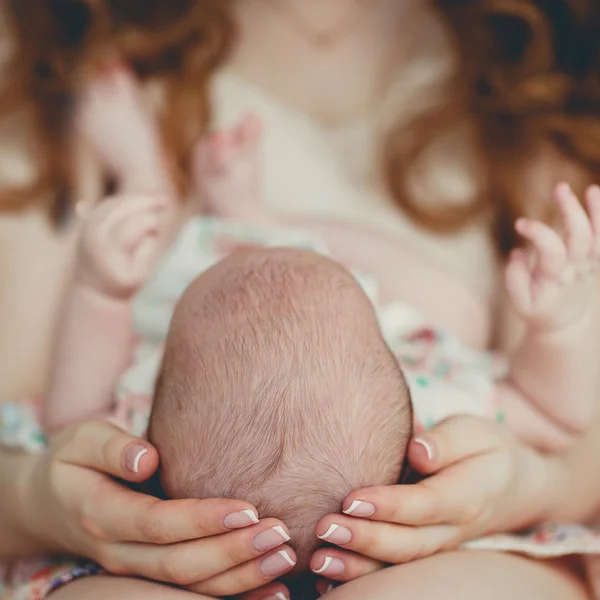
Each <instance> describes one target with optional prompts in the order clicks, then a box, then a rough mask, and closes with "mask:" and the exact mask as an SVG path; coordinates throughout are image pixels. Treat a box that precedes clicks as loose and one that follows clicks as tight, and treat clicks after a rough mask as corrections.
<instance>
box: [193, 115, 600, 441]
mask: <svg viewBox="0 0 600 600" xmlns="http://www.w3.org/2000/svg"><path fill="white" fill-rule="evenodd" d="M259 142H260V122H259V121H258V119H257V118H256V117H253V116H249V117H246V118H245V119H244V120H243V121H242V122H241V123H240V124H239V125H237V126H236V127H234V128H232V129H231V130H227V131H217V132H215V133H214V134H212V135H210V136H209V137H208V138H207V139H205V140H202V141H201V142H200V143H199V144H198V148H197V150H196V153H195V162H194V169H195V170H194V174H195V179H196V180H197V182H198V191H199V194H200V198H201V199H202V203H203V206H204V207H205V208H206V209H207V210H208V211H209V212H210V213H212V214H215V215H217V216H220V217H223V218H231V219H239V220H244V221H246V222H253V223H257V224H270V225H273V226H278V225H279V226H289V227H299V228H306V229H308V230H309V231H313V232H316V233H318V234H320V235H321V236H322V237H323V239H324V240H325V242H326V244H327V246H328V248H329V249H330V251H331V253H332V256H333V257H334V258H335V259H337V260H339V261H341V262H343V263H344V264H345V265H346V266H347V267H349V268H354V269H364V270H367V272H369V273H371V274H373V275H375V276H376V278H377V280H378V281H385V275H386V266H385V264H386V258H387V261H389V260H390V258H389V252H388V250H389V248H390V246H391V244H390V243H389V242H388V240H387V238H386V237H385V236H383V235H381V234H380V233H378V232H377V233H376V232H373V231H370V230H369V229H366V228H363V229H361V228H359V227H354V228H352V227H347V226H344V225H337V224H336V223H335V222H334V223H331V222H329V221H324V220H319V219H318V218H311V219H306V218H304V219H303V218H301V217H285V216H283V215H277V214H274V213H273V212H272V211H269V210H268V209H267V208H266V207H265V204H264V202H263V201H262V198H261V195H260V177H259V166H258V164H259V159H258V144H259ZM554 201H555V202H556V203H557V205H558V208H559V211H560V214H561V217H562V221H563V228H562V229H563V233H562V234H559V233H557V232H556V231H554V230H553V229H552V228H550V227H549V226H547V225H545V224H544V223H541V222H539V221H535V220H530V219H520V220H519V221H518V222H517V223H516V224H515V228H516V230H517V232H518V233H519V234H520V235H521V236H522V237H523V238H524V240H525V241H527V242H529V244H530V251H529V252H526V251H525V250H515V251H514V252H513V253H512V255H511V257H510V259H509V261H508V264H507V267H506V273H505V279H506V287H507V291H508V296H509V298H510V300H511V302H512V305H513V308H514V310H515V311H516V312H517V313H518V314H519V315H520V316H521V319H522V321H523V323H524V324H525V326H526V329H525V335H524V336H523V338H522V340H521V343H520V345H519V346H518V347H517V348H516V349H515V350H514V351H513V352H512V353H511V355H510V366H509V373H508V376H507V378H506V380H505V381H503V382H502V383H501V384H499V386H498V390H497V393H498V404H499V406H500V407H501V408H502V409H503V410H504V412H505V413H506V419H507V422H508V425H509V426H510V427H511V429H512V430H513V431H514V432H515V433H517V434H518V435H519V436H520V437H521V439H523V440H524V441H527V442H528V443H530V444H532V445H534V446H536V447H538V448H541V449H544V450H557V449H560V448H562V447H565V446H566V445H568V444H569V443H570V442H572V441H573V438H574V436H575V435H579V434H581V433H582V432H583V431H584V430H585V429H587V427H589V425H590V422H591V420H592V419H593V417H594V415H595V407H596V393H597V389H598V375H597V359H596V356H597V354H598V336H597V335H596V331H597V320H596V316H597V314H596V313H597V311H596V305H595V301H596V292H597V290H596V285H597V278H598V267H599V266H600V188H598V187H597V186H593V187H590V188H589V189H588V191H587V193H586V200H585V204H586V205H587V209H588V214H589V216H588V214H586V212H585V210H584V208H583V206H582V204H581V203H580V202H579V200H578V199H577V197H576V196H575V195H574V194H573V192H572V191H571V189H570V188H569V186H568V185H567V184H560V185H558V186H557V187H556V190H555V199H554ZM393 246H394V248H393V251H394V265H395V267H396V268H397V269H405V271H403V273H406V280H407V281H411V285H407V286H404V287H403V289H402V292H400V293H401V294H402V295H401V296H400V297H398V296H396V297H395V298H393V299H394V300H398V299H400V300H403V301H407V302H410V303H412V304H413V305H415V306H417V307H418V308H419V309H420V310H427V309H430V316H433V318H434V320H435V321H436V322H438V323H440V322H442V323H443V322H444V317H445V314H444V313H443V312H439V311H436V312H435V313H433V315H432V314H431V312H432V309H433V310H435V307H434V306H432V305H431V297H432V290H440V289H443V290H444V294H445V297H446V298H447V297H448V294H449V293H450V290H451V289H452V278H451V277H450V276H448V275H447V274H445V273H444V272H443V271H441V270H439V269H437V268H435V266H432V265H430V264H427V262H426V261H424V260H422V259H421V258H420V257H419V256H417V255H415V254H414V253H411V252H410V251H408V250H407V249H405V248H403V247H402V246H401V245H398V244H394V245H393ZM412 273H415V274H418V277H411V274H412ZM439 304H440V303H439V302H438V305H439ZM443 310H444V309H443V308H442V311H443ZM489 310H490V311H492V307H489ZM462 318H463V320H462V322H458V323H455V325H457V326H458V329H459V333H460V332H462V331H466V330H467V329H469V328H472V326H473V325H472V320H471V318H470V314H469V312H468V311H467V310H465V311H464V312H463V314H462ZM463 337H464V338H467V339H468V335H467V334H465V335H464V336H463ZM568 396H572V397H573V398H574V400H573V401H570V402H568V403H566V402H565V401H564V398H565V397H568Z"/></svg>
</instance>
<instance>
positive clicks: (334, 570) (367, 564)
mask: <svg viewBox="0 0 600 600" xmlns="http://www.w3.org/2000/svg"><path fill="white" fill-rule="evenodd" d="M384 566H385V564H384V563H383V562H381V561H379V560H374V559H372V558H369V557H368V556H363V555H362V554H356V553H355V552H348V551H346V550H341V549H339V548H319V549H318V550H317V551H316V552H315V553H314V554H313V556H312V558H311V559H310V570H311V571H312V572H313V573H315V574H317V575H320V576H321V577H326V578H327V580H332V581H341V582H345V581H352V580H353V579H358V578H359V577H364V576H365V575H369V574H370V573H374V572H375V571H380V570H381V569H383V568H384ZM327 580H326V581H323V582H322V584H321V582H318V586H317V589H318V591H319V592H320V593H321V594H325V593H327V591H328V590H329V591H331V590H330V589H329V588H330V587H331V588H332V587H333V586H332V585H331V581H327Z"/></svg>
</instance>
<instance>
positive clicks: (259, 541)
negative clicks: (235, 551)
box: [253, 525, 291, 552]
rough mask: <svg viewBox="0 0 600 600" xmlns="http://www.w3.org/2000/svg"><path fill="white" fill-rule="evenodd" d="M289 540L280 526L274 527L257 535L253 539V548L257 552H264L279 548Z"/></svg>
mask: <svg viewBox="0 0 600 600" xmlns="http://www.w3.org/2000/svg"><path fill="white" fill-rule="evenodd" d="M290 539H291V538H290V536H289V535H288V534H287V532H286V530H285V529H284V528H283V527H282V526H281V525H275V527H272V528H271V529H267V531H263V532H262V533H259V534H258V535H257V536H256V537H255V538H254V544H253V546H254V549H255V550H258V552H266V551H267V550H271V549H272V548H277V546H281V544H284V543H285V542H289V541H290Z"/></svg>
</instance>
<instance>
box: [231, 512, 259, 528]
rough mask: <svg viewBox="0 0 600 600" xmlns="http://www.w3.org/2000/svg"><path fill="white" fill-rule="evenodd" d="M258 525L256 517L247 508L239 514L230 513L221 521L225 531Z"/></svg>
mask: <svg viewBox="0 0 600 600" xmlns="http://www.w3.org/2000/svg"><path fill="white" fill-rule="evenodd" d="M256 523H258V517H257V516H256V515H255V514H254V511H252V510H250V509H249V508H248V509H246V510H241V511H240V512H236V513H231V514H230V515H227V516H226V517H225V518H224V519H223V525H224V526H225V527H227V529H242V528H243V527H248V526H249V525H256Z"/></svg>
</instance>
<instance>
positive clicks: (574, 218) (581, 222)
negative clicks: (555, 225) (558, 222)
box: [555, 183, 593, 262]
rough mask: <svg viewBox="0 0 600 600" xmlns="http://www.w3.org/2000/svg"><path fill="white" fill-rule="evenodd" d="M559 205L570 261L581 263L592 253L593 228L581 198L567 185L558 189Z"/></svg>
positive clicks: (562, 185) (556, 193)
mask: <svg viewBox="0 0 600 600" xmlns="http://www.w3.org/2000/svg"><path fill="white" fill-rule="evenodd" d="M555 195H556V201H557V203H558V206H559V209H560V212H561V215H562V219H563V224H564V228H565V244H566V248H567V254H568V257H569V260H570V261H572V262H581V261H585V260H587V259H588V258H589V257H590V255H591V253H592V242H593V236H592V226H591V223H590V219H589V218H588V216H587V214H586V212H585V210H584V208H583V206H582V205H581V202H580V201H579V198H577V196H576V195H575V193H574V192H573V191H572V190H571V188H570V187H569V186H568V185H567V184H566V183H562V184H560V185H558V186H557V188H556V192H555Z"/></svg>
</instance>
